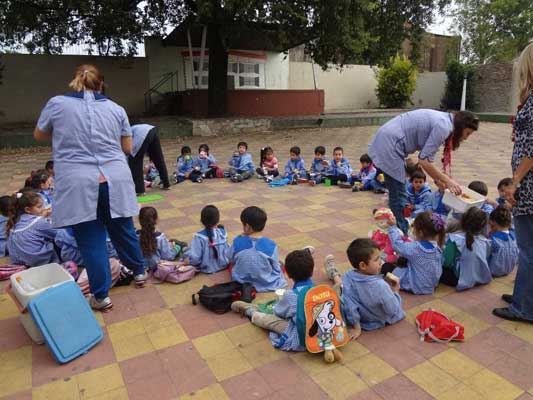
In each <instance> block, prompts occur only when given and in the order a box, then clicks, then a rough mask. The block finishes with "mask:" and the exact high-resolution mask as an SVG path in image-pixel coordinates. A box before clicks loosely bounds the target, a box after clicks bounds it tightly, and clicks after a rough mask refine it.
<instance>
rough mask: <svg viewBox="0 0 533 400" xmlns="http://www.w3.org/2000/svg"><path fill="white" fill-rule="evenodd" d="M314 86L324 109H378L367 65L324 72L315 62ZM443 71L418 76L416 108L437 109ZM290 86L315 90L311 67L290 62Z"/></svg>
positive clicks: (444, 81)
mask: <svg viewBox="0 0 533 400" xmlns="http://www.w3.org/2000/svg"><path fill="white" fill-rule="evenodd" d="M314 69H315V78H316V86H317V89H323V90H324V92H325V112H344V111H346V112H348V111H352V110H357V109H370V108H378V107H379V102H378V99H377V97H376V92H375V90H376V86H377V81H376V76H375V73H374V70H373V69H372V68H371V67H369V66H367V65H349V66H346V67H345V68H344V69H342V70H339V69H337V68H335V67H332V68H330V69H328V70H327V71H323V70H322V69H321V68H320V67H319V66H317V65H315V67H314ZM445 84H446V74H445V73H444V72H427V73H423V74H419V75H418V79H417V88H416V90H415V92H414V93H413V96H412V97H411V99H412V100H413V102H414V103H415V106H416V107H428V108H438V107H439V105H440V100H441V97H442V94H443V93H444V87H445ZM289 89H314V83H313V66H312V64H311V63H308V62H291V63H290V74H289Z"/></svg>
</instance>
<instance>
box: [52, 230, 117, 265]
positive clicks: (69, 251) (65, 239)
mask: <svg viewBox="0 0 533 400" xmlns="http://www.w3.org/2000/svg"><path fill="white" fill-rule="evenodd" d="M106 236H107V239H106V246H107V255H108V257H109V258H116V259H118V254H117V251H116V250H115V247H114V246H113V243H111V239H109V235H107V232H106ZM54 243H55V244H56V246H57V248H59V249H60V253H59V256H60V258H61V260H64V261H65V260H68V261H74V262H75V263H76V264H78V266H84V265H85V263H84V262H83V257H82V255H81V252H80V249H79V247H78V243H77V242H76V238H75V237H74V232H73V231H72V228H71V227H68V228H65V229H58V231H57V235H56V237H55V240H54Z"/></svg>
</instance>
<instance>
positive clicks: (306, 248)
mask: <svg viewBox="0 0 533 400" xmlns="http://www.w3.org/2000/svg"><path fill="white" fill-rule="evenodd" d="M302 250H307V251H308V252H309V254H311V255H313V254H315V248H314V247H313V246H305V247H304V248H303V249H302Z"/></svg>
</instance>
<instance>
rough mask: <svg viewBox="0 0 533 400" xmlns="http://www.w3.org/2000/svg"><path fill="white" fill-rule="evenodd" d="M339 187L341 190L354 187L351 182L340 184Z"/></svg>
mask: <svg viewBox="0 0 533 400" xmlns="http://www.w3.org/2000/svg"><path fill="white" fill-rule="evenodd" d="M337 185H338V186H339V187H340V188H341V189H351V188H352V185H351V184H350V182H339V183H338V184H337Z"/></svg>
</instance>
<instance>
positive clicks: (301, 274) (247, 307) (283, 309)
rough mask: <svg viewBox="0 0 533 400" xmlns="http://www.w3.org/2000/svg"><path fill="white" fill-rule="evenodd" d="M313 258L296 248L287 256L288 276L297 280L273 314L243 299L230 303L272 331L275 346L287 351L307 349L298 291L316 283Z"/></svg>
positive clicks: (254, 322) (262, 326) (235, 308)
mask: <svg viewBox="0 0 533 400" xmlns="http://www.w3.org/2000/svg"><path fill="white" fill-rule="evenodd" d="M314 265H315V264H314V260H313V256H312V255H311V252H309V251H308V250H295V251H292V252H290V253H289V254H288V255H287V258H285V269H286V270H287V275H289V278H291V279H292V280H293V281H294V286H293V287H292V289H287V290H285V292H284V293H283V296H282V297H281V299H280V300H279V302H278V303H276V305H275V306H274V308H273V314H264V313H262V312H259V311H258V309H257V306H256V305H254V304H251V303H246V302H244V301H235V302H233V303H232V304H231V309H232V310H233V311H234V312H238V313H241V315H244V316H246V317H248V318H249V319H250V320H251V321H252V324H254V325H255V326H258V327H260V328H263V329H267V330H269V331H270V341H271V342H272V345H273V346H274V347H275V348H277V349H281V350H284V351H305V350H306V348H305V344H304V343H300V339H299V336H298V329H297V326H296V310H297V308H298V307H297V305H298V292H299V291H300V290H302V289H303V288H305V287H307V286H314V283H313V281H312V280H311V277H312V276H313V269H314Z"/></svg>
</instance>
